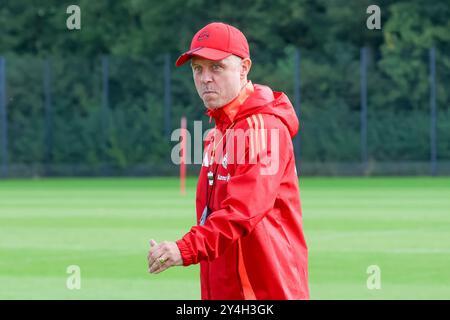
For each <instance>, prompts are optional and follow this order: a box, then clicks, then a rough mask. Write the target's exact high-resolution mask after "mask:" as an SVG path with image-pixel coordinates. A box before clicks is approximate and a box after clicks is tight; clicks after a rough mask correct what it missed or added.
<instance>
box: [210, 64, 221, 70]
mask: <svg viewBox="0 0 450 320" xmlns="http://www.w3.org/2000/svg"><path fill="white" fill-rule="evenodd" d="M212 68H213V70H219V69H220V65H218V64H213V66H212Z"/></svg>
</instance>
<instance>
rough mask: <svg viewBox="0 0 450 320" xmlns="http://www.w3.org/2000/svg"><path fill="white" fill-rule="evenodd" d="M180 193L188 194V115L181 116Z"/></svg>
mask: <svg viewBox="0 0 450 320" xmlns="http://www.w3.org/2000/svg"><path fill="white" fill-rule="evenodd" d="M180 157H181V159H180V193H181V194H182V195H185V194H186V117H182V118H181V149H180Z"/></svg>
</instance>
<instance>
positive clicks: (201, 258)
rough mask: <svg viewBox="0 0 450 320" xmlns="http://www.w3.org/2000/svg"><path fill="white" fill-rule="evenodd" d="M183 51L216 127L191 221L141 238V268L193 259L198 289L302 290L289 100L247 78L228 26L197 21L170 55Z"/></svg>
mask: <svg viewBox="0 0 450 320" xmlns="http://www.w3.org/2000/svg"><path fill="white" fill-rule="evenodd" d="M189 60H191V66H192V72H193V77H194V82H195V87H196V89H197V91H198V94H199V96H200V98H201V99H202V100H203V103H204V104H205V106H206V108H207V114H208V115H209V116H210V117H213V118H214V120H215V124H216V127H215V130H214V131H213V134H211V135H209V137H208V138H207V139H206V142H205V156H204V161H203V165H202V169H201V172H200V176H199V180H198V184H197V197H196V208H197V225H196V226H194V227H192V228H191V230H190V231H189V232H188V233H187V234H186V235H185V236H184V237H183V238H181V239H180V240H178V241H176V242H170V241H164V242H162V243H160V244H157V243H156V242H155V241H154V240H151V242H150V245H151V248H150V252H149V254H148V263H149V271H150V272H151V273H160V272H162V271H164V270H166V269H167V268H169V267H171V266H175V265H184V266H188V265H191V264H196V263H200V279H201V294H202V299H220V300H222V299H308V298H309V288H308V268H307V267H308V253H307V252H308V250H307V245H306V241H305V238H304V233H303V226H302V224H303V223H302V212H301V204H300V194H299V186H298V177H297V171H296V168H295V158H294V150H293V144H292V138H293V137H294V135H295V134H296V133H297V131H298V127H299V122H298V119H297V116H296V114H295V111H294V109H293V107H292V104H291V103H290V101H289V99H288V98H287V96H286V95H285V94H284V93H281V92H275V91H272V90H271V89H270V88H269V87H267V86H263V85H258V84H252V82H251V81H249V80H247V74H248V73H249V71H250V68H251V60H250V51H249V46H248V43H247V39H246V38H245V36H244V35H243V34H242V32H241V31H239V30H238V29H236V28H234V27H233V26H230V25H227V24H224V23H217V22H215V23H211V24H208V25H207V26H205V27H204V28H202V29H201V30H200V31H198V32H197V33H196V34H195V36H194V38H193V39H192V42H191V47H190V50H189V51H187V52H186V53H184V54H182V55H181V56H180V57H179V58H178V60H177V61H176V65H177V66H181V65H182V64H184V63H185V62H187V61H189ZM238 132H239V133H244V134H239V133H238ZM241 147H242V148H241Z"/></svg>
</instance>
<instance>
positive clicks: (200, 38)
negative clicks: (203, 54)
mask: <svg viewBox="0 0 450 320" xmlns="http://www.w3.org/2000/svg"><path fill="white" fill-rule="evenodd" d="M208 38H209V32H208V31H204V32H202V33H200V34H199V35H198V37H197V41H203V40H206V39H208Z"/></svg>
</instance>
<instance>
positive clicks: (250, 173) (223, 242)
mask: <svg viewBox="0 0 450 320" xmlns="http://www.w3.org/2000/svg"><path fill="white" fill-rule="evenodd" d="M277 127H278V126H277ZM281 127H282V128H280V127H278V128H270V127H269V128H267V130H266V136H267V139H266V142H267V144H266V146H265V149H263V148H261V146H260V147H259V149H258V150H257V151H259V152H255V153H254V155H255V159H256V161H246V163H245V164H236V167H235V172H234V174H233V175H232V176H231V177H230V180H229V181H228V185H227V188H226V193H227V194H226V196H225V198H224V200H223V201H222V203H221V206H220V208H221V209H220V210H216V211H214V212H212V213H211V214H210V215H209V217H208V219H207V220H206V223H205V224H204V225H203V226H200V225H198V226H194V227H192V228H191V230H190V231H189V232H188V233H187V234H186V235H185V236H184V237H183V238H182V239H180V240H178V241H177V242H176V243H177V245H178V248H179V249H180V252H181V256H182V258H183V264H184V265H185V266H188V265H190V264H195V263H199V262H200V261H203V260H214V259H215V258H217V257H218V256H220V255H221V254H222V253H224V252H225V251H226V249H227V248H229V247H230V246H231V245H232V244H233V243H234V242H235V241H237V240H238V239H239V238H240V237H243V236H245V235H247V234H249V233H250V232H251V231H252V230H253V229H254V228H255V226H256V225H257V224H258V222H260V221H261V220H262V219H263V218H264V217H265V215H266V214H267V213H268V212H270V210H271V209H272V208H273V205H274V203H275V200H276V197H277V193H278V190H279V186H280V183H281V180H282V177H283V175H284V171H285V168H286V166H287V163H288V161H289V160H290V157H291V156H292V154H293V152H292V141H291V137H290V135H289V133H288V132H287V129H286V128H285V127H284V125H281ZM270 129H272V130H270ZM273 129H275V130H273ZM253 139H254V138H253ZM249 140H250V141H249V143H248V144H246V150H245V151H246V153H248V154H251V153H252V151H254V150H252V148H254V147H255V144H253V143H252V140H251V137H250V139H249ZM249 162H250V163H249Z"/></svg>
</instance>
